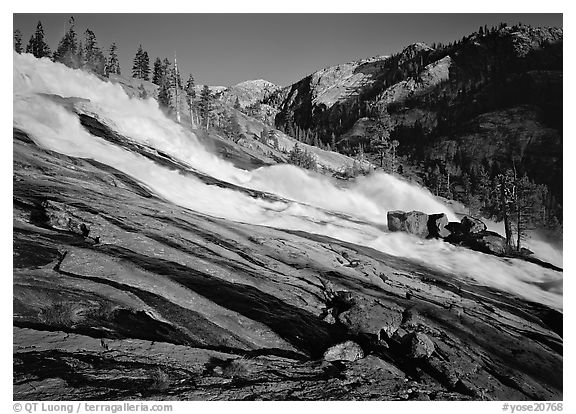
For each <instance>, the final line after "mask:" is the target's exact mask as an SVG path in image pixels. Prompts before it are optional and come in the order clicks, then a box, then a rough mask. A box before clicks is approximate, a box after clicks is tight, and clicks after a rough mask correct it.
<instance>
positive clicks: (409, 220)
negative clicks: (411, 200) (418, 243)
mask: <svg viewBox="0 0 576 414" xmlns="http://www.w3.org/2000/svg"><path fill="white" fill-rule="evenodd" d="M387 216H388V229H389V230H390V231H403V232H406V233H410V234H413V235H415V236H418V237H421V238H423V239H424V238H426V237H428V235H429V232H428V214H425V213H422V212H421V211H410V212H408V213H405V212H404V211H400V210H396V211H389V212H388V214H387Z"/></svg>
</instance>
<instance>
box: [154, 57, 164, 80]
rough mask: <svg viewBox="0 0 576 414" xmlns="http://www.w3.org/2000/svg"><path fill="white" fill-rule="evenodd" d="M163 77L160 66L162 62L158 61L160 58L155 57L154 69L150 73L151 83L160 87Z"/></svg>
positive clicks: (162, 70) (162, 69)
mask: <svg viewBox="0 0 576 414" xmlns="http://www.w3.org/2000/svg"><path fill="white" fill-rule="evenodd" d="M163 77H164V68H163V66H162V61H161V60H160V58H158V57H157V58H156V60H155V61H154V69H153V71H152V83H154V84H155V85H158V86H160V83H161V82H162V78H163Z"/></svg>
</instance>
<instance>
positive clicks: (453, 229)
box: [444, 221, 464, 237]
mask: <svg viewBox="0 0 576 414" xmlns="http://www.w3.org/2000/svg"><path fill="white" fill-rule="evenodd" d="M444 228H445V229H446V230H448V231H449V232H450V234H451V236H453V237H458V236H459V235H460V236H461V235H462V234H464V228H463V227H462V223H460V222H459V221H451V222H450V223H448V224H446V226H445V227H444Z"/></svg>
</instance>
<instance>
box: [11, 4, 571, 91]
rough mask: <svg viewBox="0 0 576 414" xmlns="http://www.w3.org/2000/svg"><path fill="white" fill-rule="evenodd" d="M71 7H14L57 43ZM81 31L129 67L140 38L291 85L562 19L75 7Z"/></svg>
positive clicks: (185, 60)
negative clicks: (408, 52) (492, 31)
mask: <svg viewBox="0 0 576 414" xmlns="http://www.w3.org/2000/svg"><path fill="white" fill-rule="evenodd" d="M69 17H70V15H69V14H56V13H48V14H13V24H14V29H16V28H18V29H20V31H21V32H22V34H23V36H22V37H23V43H24V46H25V45H26V44H27V43H28V40H29V38H30V36H31V34H32V33H33V32H34V30H35V28H36V23H37V22H38V20H40V21H42V25H43V26H44V33H45V35H46V40H47V42H48V44H49V45H50V48H51V49H52V50H55V49H56V47H57V45H58V41H59V40H60V39H61V38H62V36H63V34H64V31H65V27H66V22H67V21H68V19H69ZM74 18H75V22H76V32H77V34H78V35H80V37H81V38H83V37H84V36H83V34H84V31H85V30H86V29H87V28H90V29H91V30H92V31H93V32H94V33H95V34H96V38H97V40H98V44H99V46H100V47H101V48H102V49H104V50H105V51H106V52H107V50H108V48H109V46H110V44H111V43H112V42H116V44H117V46H118V54H119V58H120V64H121V69H122V74H123V75H129V74H130V69H131V67H132V61H133V59H134V55H135V53H136V50H137V49H138V45H140V44H142V47H143V48H144V50H146V51H147V52H148V55H149V56H150V64H151V66H152V64H153V62H154V59H155V58H156V57H161V58H164V57H168V58H169V59H172V58H173V56H174V53H175V52H176V53H177V56H178V66H179V68H180V72H181V74H182V78H183V79H184V80H186V79H187V78H188V74H189V73H192V74H193V75H194V78H195V80H196V83H197V84H208V85H222V86H230V85H234V84H236V83H239V82H242V81H245V80H251V79H266V80H268V81H270V82H273V83H275V84H277V85H281V86H286V85H290V84H292V83H294V82H296V81H298V80H300V79H301V78H303V77H305V76H306V75H309V74H311V73H313V72H314V71H316V70H318V69H322V68H325V67H328V66H332V65H336V64H340V63H346V62H350V61H353V60H357V59H361V58H366V57H371V56H378V55H390V54H393V53H395V52H399V51H401V50H402V49H403V48H404V47H405V46H407V45H409V44H411V43H414V42H424V43H427V44H431V43H433V42H443V43H447V42H451V41H454V40H457V39H460V38H462V36H464V35H467V34H470V33H471V32H473V31H476V30H478V28H479V27H480V26H484V25H487V26H488V27H490V26H493V25H497V24H498V23H500V22H506V23H508V24H516V23H518V22H522V23H524V24H530V25H533V26H557V27H562V14H501V13H500V14H479V13H474V14H471V13H469V14H446V13H444V14H392V13H386V14H376V13H372V14H358V13H356V14H280V13H279V14H74Z"/></svg>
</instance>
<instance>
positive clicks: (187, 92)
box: [157, 59, 196, 127]
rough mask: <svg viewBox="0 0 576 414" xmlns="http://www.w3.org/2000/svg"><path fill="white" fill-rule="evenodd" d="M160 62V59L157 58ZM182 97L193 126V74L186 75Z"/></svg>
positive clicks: (194, 99) (194, 100) (194, 92)
mask: <svg viewBox="0 0 576 414" xmlns="http://www.w3.org/2000/svg"><path fill="white" fill-rule="evenodd" d="M157 62H160V59H157ZM184 98H185V99H186V104H187V105H188V110H189V111H190V122H191V123H192V126H193V127H194V124H195V121H194V113H195V106H196V105H195V104H196V91H195V90H194V76H192V74H190V76H188V81H187V82H186V88H185V89H184Z"/></svg>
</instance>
